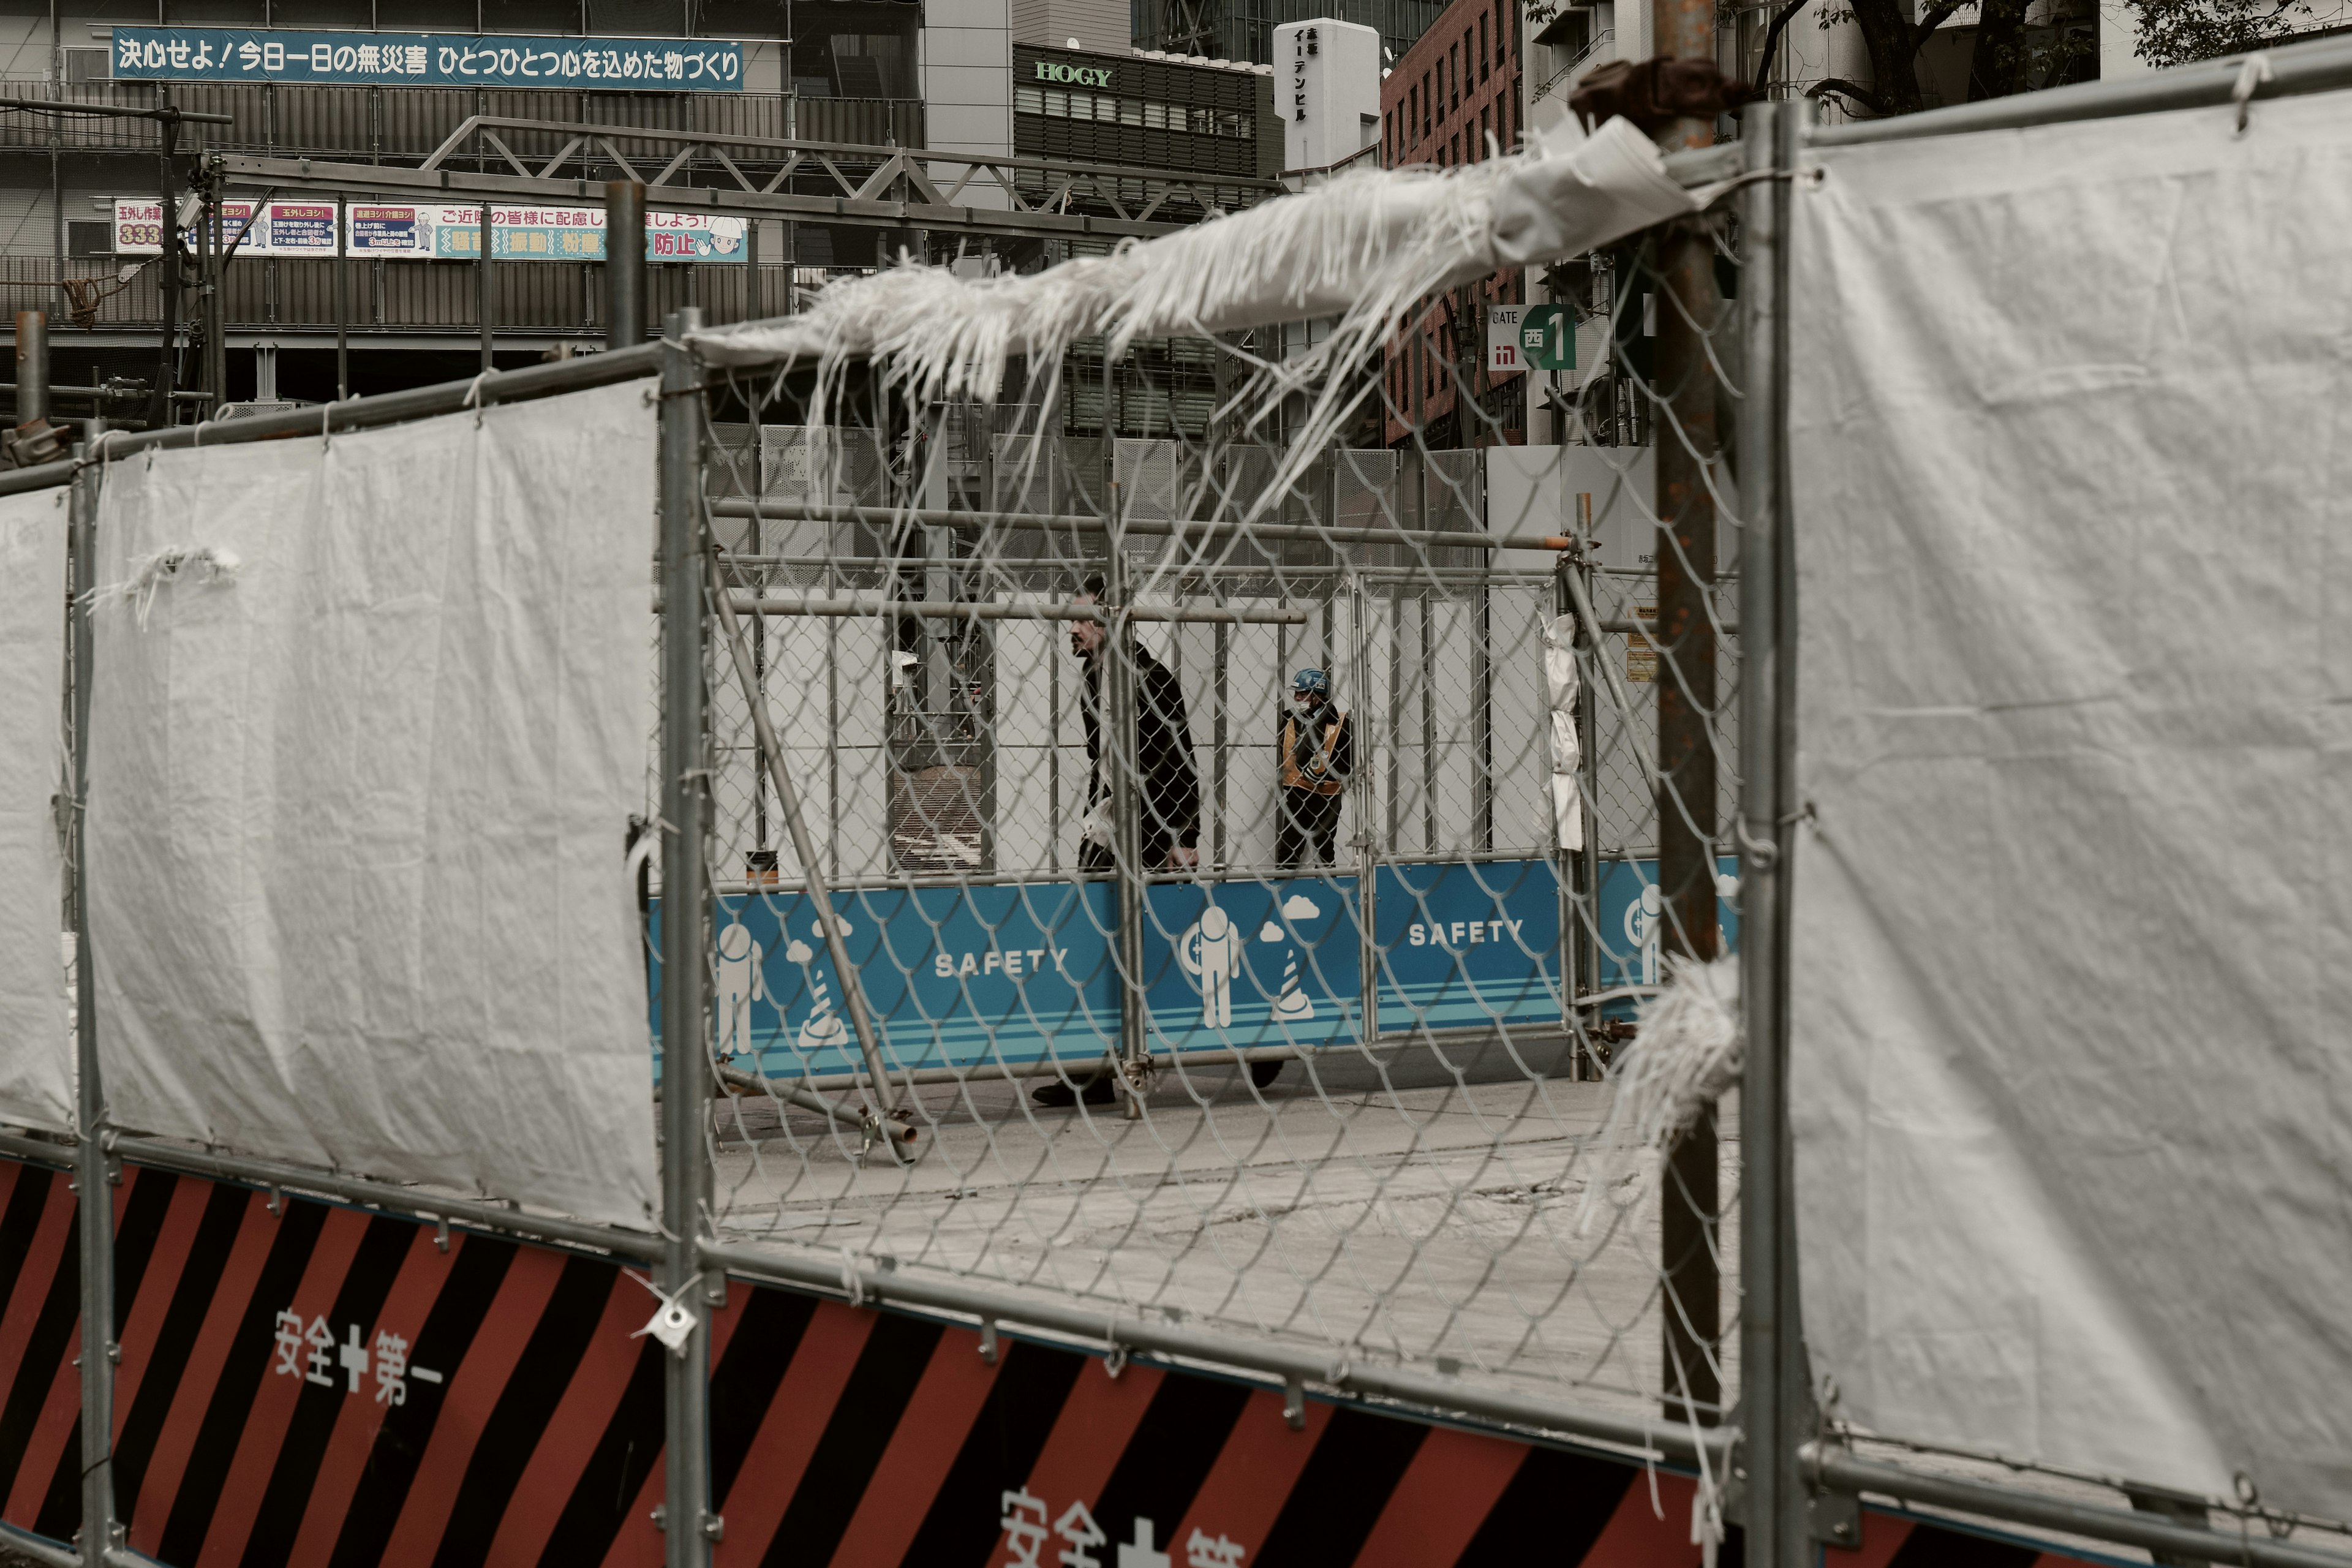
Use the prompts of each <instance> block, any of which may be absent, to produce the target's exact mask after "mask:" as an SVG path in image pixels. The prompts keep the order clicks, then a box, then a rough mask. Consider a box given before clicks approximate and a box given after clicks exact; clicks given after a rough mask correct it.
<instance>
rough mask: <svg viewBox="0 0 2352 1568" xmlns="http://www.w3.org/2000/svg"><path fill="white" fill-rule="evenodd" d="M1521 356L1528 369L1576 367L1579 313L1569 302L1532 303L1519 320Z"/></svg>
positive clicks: (1572, 368) (1565, 368) (1570, 368)
mask: <svg viewBox="0 0 2352 1568" xmlns="http://www.w3.org/2000/svg"><path fill="white" fill-rule="evenodd" d="M1519 355H1520V359H1521V361H1522V363H1525V364H1526V366H1527V367H1528V369H1529V370H1574V369H1575V368H1576V313H1575V312H1574V311H1573V310H1570V309H1569V308H1568V307H1567V306H1566V305H1530V306H1528V308H1527V313H1526V315H1525V316H1524V317H1523V318H1522V319H1521V320H1520V321H1519Z"/></svg>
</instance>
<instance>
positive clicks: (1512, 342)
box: [1486, 305, 1528, 379]
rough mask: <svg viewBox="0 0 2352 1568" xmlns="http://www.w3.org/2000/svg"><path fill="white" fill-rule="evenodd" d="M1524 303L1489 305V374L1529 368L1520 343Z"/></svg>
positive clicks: (1491, 376)
mask: <svg viewBox="0 0 2352 1568" xmlns="http://www.w3.org/2000/svg"><path fill="white" fill-rule="evenodd" d="M1527 310H1528V308H1527V307H1526V306H1525V305H1489V306H1487V307H1486V374H1487V376H1488V378H1489V379H1492V378H1494V377H1496V376H1503V375H1517V374H1519V372H1521V371H1523V370H1525V369H1527V368H1528V365H1527V360H1526V358H1525V357H1524V351H1523V350H1522V348H1521V346H1520V343H1519V326H1520V321H1521V318H1523V317H1524V316H1525V315H1526V314H1527Z"/></svg>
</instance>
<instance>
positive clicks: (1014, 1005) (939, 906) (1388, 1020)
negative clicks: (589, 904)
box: [651, 860, 1560, 1079]
mask: <svg viewBox="0 0 2352 1568" xmlns="http://www.w3.org/2000/svg"><path fill="white" fill-rule="evenodd" d="M1356 889H1357V883H1356V879H1355V878H1353V877H1318V878H1302V879H1297V880H1282V881H1259V880H1236V881H1229V882H1192V883H1179V884H1162V885H1159V886H1154V887H1151V888H1150V889H1147V890H1146V898H1145V907H1144V933H1145V934H1144V942H1143V948H1144V952H1143V981H1144V994H1145V999H1146V1004H1147V1007H1148V1010H1149V1019H1150V1035H1151V1042H1152V1047H1153V1048H1154V1049H1155V1050H1201V1049H1215V1048H1241V1049H1251V1048H1259V1047H1281V1046H1298V1047H1316V1046H1328V1045H1337V1044H1343V1043H1346V1042H1348V1041H1350V1040H1354V1039H1357V1038H1359V1037H1360V1033H1361V1030H1362V1026H1363V1015H1364V993H1365V985H1364V957H1365V943H1364V941H1363V928H1362V923H1361V919H1360V910H1359V907H1358V899H1357V891H1356ZM1373 903H1374V909H1373V913H1372V925H1373V928H1374V933H1375V935H1376V937H1377V942H1375V943H1374V948H1373V954H1372V956H1373V958H1374V960H1375V963H1376V968H1375V971H1374V973H1375V977H1376V978H1377V979H1378V981H1379V984H1378V986H1377V988H1376V989H1377V991H1378V993H1379V1006H1380V1020H1379V1026H1380V1028H1381V1030H1383V1031H1387V1032H1395V1031H1398V1030H1411V1029H1417V1028H1465V1027H1478V1026H1486V1025H1492V1024H1496V1023H1502V1022H1513V1023H1517V1022H1528V1021H1535V1020H1542V1019H1557V1018H1558V1017H1559V1011H1560V994H1559V894H1558V884H1557V879H1556V878H1555V876H1554V873H1553V870H1552V868H1551V866H1550V864H1549V862H1547V861H1542V860H1507V861H1492V862H1482V863H1479V864H1476V865H1471V866H1451V867H1417V866H1408V867H1382V868H1381V870H1380V872H1379V880H1378V882H1377V884H1376V887H1375V897H1374V900H1373ZM834 908H835V913H836V917H837V919H838V920H839V921H840V923H841V926H842V929H843V941H844V943H845V947H846V949H847V951H848V954H849V961H850V963H852V964H853V965H854V966H855V967H856V969H857V971H858V974H859V977H860V980H861V983H862V984H863V985H864V987H865V993H866V1003H867V1005H868V1006H869V1007H870V1008H871V1009H872V1011H873V1016H874V1018H875V1020H876V1023H877V1026H878V1028H879V1030H880V1032H881V1037H882V1038H881V1044H882V1046H883V1048H884V1052H885V1055H886V1057H887V1060H888V1061H889V1063H890V1064H891V1065H892V1066H893V1067H894V1068H934V1067H961V1066H974V1065H979V1064H982V1063H988V1062H1004V1063H1022V1062H1034V1061H1037V1060H1040V1059H1043V1058H1045V1057H1047V1056H1049V1055H1051V1056H1055V1057H1059V1058H1064V1059H1066V1060H1084V1059H1087V1058H1094V1057H1099V1056H1101V1055H1102V1054H1103V1053H1104V1052H1106V1051H1108V1050H1112V1049H1115V1048H1116V1047H1117V1045H1118V1031H1119V986H1118V973H1117V969H1116V965H1115V963H1114V959H1113V953H1114V951H1115V949H1114V940H1113V936H1112V928H1113V890H1112V888H1111V887H1110V885H1109V884H1108V883H1104V882H1086V883H1071V882H1028V883H1018V884H1010V883H1008V884H1001V885H986V884H982V885H976V886H972V887H968V888H903V889H888V890H872V889H868V890H864V891H860V892H856V893H837V894H835V896H834ZM716 919H717V926H718V929H717V932H716V941H715V946H716V953H715V972H714V973H713V975H712V977H711V978H712V986H713V989H712V993H711V996H712V1012H713V1025H712V1034H713V1039H714V1043H715V1047H716V1049H717V1051H718V1053H719V1057H720V1059H722V1060H724V1061H726V1062H728V1063H730V1065H732V1066H735V1067H737V1068H740V1069H742V1070H744V1071H753V1070H757V1071H759V1072H761V1073H765V1074H767V1075H768V1076H770V1077H773V1078H779V1079H783V1078H800V1077H810V1076H818V1075H825V1074H834V1073H845V1072H854V1071H856V1070H858V1068H859V1065H860V1064H859V1058H858V1049H857V1041H856V1037H855V1035H854V1033H853V1031H852V1029H851V1026H850V1019H849V1013H848V1006H847V1003H846V1000H845V996H844V993H843V989H842V984H841V979H840V976H839V975H838V974H836V973H835V971H834V965H833V960H832V958H831V956H830V954H829V953H828V952H826V948H825V942H824V932H823V931H822V930H821V929H820V927H819V926H818V923H817V919H816V911H815V910H814V907H813V906H812V905H811V904H810V903H809V902H808V900H807V898H806V896H805V895H804V894H801V893H797V892H782V891H779V892H772V893H766V894H737V895H729V896H727V897H724V898H722V899H720V900H719V902H718V909H717V913H716ZM657 922H658V910H656V923H657ZM656 940H657V938H656ZM653 978H654V988H655V991H656V995H655V996H654V997H653V998H652V1002H651V1008H652V1011H651V1017H652V1022H653V1026H654V1029H655V1032H656V1037H658V1035H659V1031H660V1027H661V1015H660V999H659V996H658V994H657V993H658V990H659V974H658V971H657V970H656V973H655V975H654V977H653ZM755 1064H756V1067H755Z"/></svg>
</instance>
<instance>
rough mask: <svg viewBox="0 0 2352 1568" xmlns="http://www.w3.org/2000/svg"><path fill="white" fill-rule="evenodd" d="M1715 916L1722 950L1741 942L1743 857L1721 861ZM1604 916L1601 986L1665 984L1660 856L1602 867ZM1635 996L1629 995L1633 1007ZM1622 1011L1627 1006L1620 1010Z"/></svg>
mask: <svg viewBox="0 0 2352 1568" xmlns="http://www.w3.org/2000/svg"><path fill="white" fill-rule="evenodd" d="M1715 894H1716V900H1717V902H1716V906H1715V918H1716V921H1717V924H1718V925H1719V927H1720V928H1721V931H1722V942H1723V951H1724V952H1733V951H1735V950H1736V949H1737V948H1738V945H1739V861H1738V858H1736V857H1733V856H1729V855H1727V856H1724V857H1723V858H1720V859H1718V860H1717V862H1716V873H1715ZM1595 905H1596V908H1597V910H1598V911H1599V915H1600V936H1601V944H1600V945H1601V964H1600V982H1601V984H1600V987H1599V989H1601V990H1602V991H1615V990H1622V989H1627V988H1632V987H1652V986H1656V985H1659V984H1663V983H1664V979H1665V968H1664V953H1665V952H1667V951H1668V943H1667V934H1668V933H1667V917H1666V900H1665V893H1664V889H1661V888H1660V887H1659V886H1658V863H1657V862H1656V861H1655V860H1620V861H1617V862H1615V863H1614V864H1612V865H1610V866H1607V867H1605V868H1602V870H1601V896H1600V898H1599V899H1598V900H1595ZM1627 1005H1628V1006H1630V1005H1631V998H1630V997H1629V998H1628V999H1627ZM1617 1010H1618V1011H1623V1010H1624V1009H1623V1008H1622V1007H1621V1008H1619V1009H1617Z"/></svg>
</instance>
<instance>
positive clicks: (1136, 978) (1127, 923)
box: [1102, 374, 1151, 1121]
mask: <svg viewBox="0 0 2352 1568" xmlns="http://www.w3.org/2000/svg"><path fill="white" fill-rule="evenodd" d="M1104 387H1105V391H1106V395H1108V387H1109V377H1108V374H1106V375H1105V377H1104ZM1106 406H1108V405H1106ZM1110 439H1111V437H1110V421H1109V418H1108V415H1106V416H1105V418H1104V420H1103V441H1104V445H1105V447H1106V449H1108V447H1109V444H1110ZM1108 466H1109V465H1108V463H1106V464H1105V468H1108ZM1104 494H1105V495H1106V496H1107V497H1108V500H1107V502H1106V503H1105V510H1104V517H1105V519H1106V521H1108V524H1109V531H1108V540H1107V543H1108V561H1107V563H1106V565H1105V570H1104V573H1103V589H1104V593H1103V602H1102V609H1103V612H1104V614H1105V616H1106V617H1107V620H1108V625H1107V626H1105V628H1104V629H1105V630H1106V631H1107V632H1108V635H1109V642H1108V644H1107V645H1106V647H1105V650H1104V664H1103V729H1104V731H1105V734H1104V736H1103V745H1102V751H1103V756H1104V760H1105V761H1106V762H1108V763H1109V765H1110V810H1111V845H1112V858H1113V860H1114V861H1115V862H1116V865H1115V867H1114V869H1115V870H1116V871H1117V873H1118V883H1117V895H1118V896H1117V898H1116V900H1115V902H1116V905H1117V914H1116V917H1115V919H1116V921H1117V928H1118V1046H1119V1057H1120V1060H1121V1064H1122V1068H1121V1070H1122V1075H1123V1076H1124V1078H1125V1079H1126V1082H1127V1085H1128V1088H1129V1093H1128V1095H1127V1096H1126V1098H1125V1100H1124V1101H1123V1103H1124V1105H1125V1107H1126V1115H1127V1119H1128V1120H1129V1121H1135V1120H1136V1119H1137V1118H1139V1117H1140V1116H1141V1115H1142V1114H1143V1089H1144V1075H1145V1074H1146V1073H1147V1072H1149V1071H1150V1049H1151V1042H1150V1016H1149V1014H1148V1013H1147V1012H1146V1009H1145V1003H1144V994H1143V898H1144V894H1143V877H1144V871H1145V869H1146V868H1145V867H1144V864H1143V787H1142V785H1143V781H1142V780H1141V779H1140V778H1139V777H1138V776H1137V770H1138V769H1139V766H1140V765H1141V763H1142V756H1141V752H1140V749H1139V745H1138V742H1139V740H1140V737H1139V735H1138V734H1137V730H1138V728H1139V713H1138V711H1137V708H1136V703H1137V700H1138V699H1137V692H1136V684H1135V643H1134V637H1135V624H1134V623H1133V622H1132V621H1130V620H1129V618H1128V615H1127V610H1128V605H1129V602H1130V600H1131V598H1132V597H1133V592H1134V590H1133V588H1132V586H1131V584H1129V581H1128V577H1129V573H1128V563H1127V540H1126V533H1125V530H1124V529H1123V528H1122V527H1121V524H1122V523H1124V522H1125V521H1126V520H1125V518H1123V517H1122V516H1121V515H1120V512H1119V488H1118V480H1116V479H1113V480H1111V481H1110V482H1109V484H1108V485H1107V486H1106V487H1105V489H1104Z"/></svg>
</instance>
